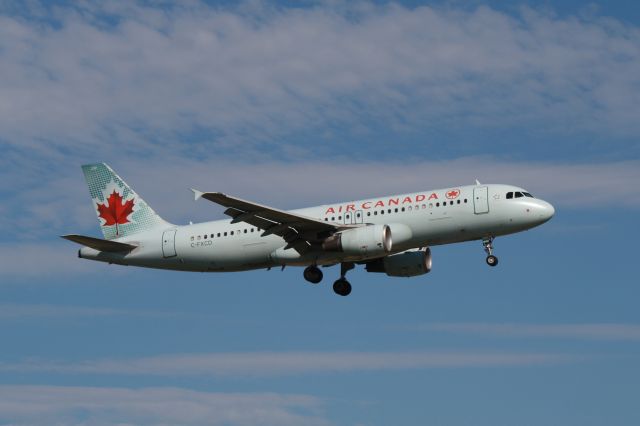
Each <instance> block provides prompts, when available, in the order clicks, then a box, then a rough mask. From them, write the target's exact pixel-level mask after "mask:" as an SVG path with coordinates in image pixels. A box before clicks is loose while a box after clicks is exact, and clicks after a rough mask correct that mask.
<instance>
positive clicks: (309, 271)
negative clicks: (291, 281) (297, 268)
mask: <svg viewBox="0 0 640 426" xmlns="http://www.w3.org/2000/svg"><path fill="white" fill-rule="evenodd" d="M303 276H304V279H305V280H307V281H309V282H310V283H312V284H318V283H319V282H320V281H322V271H321V270H320V268H318V267H317V266H316V265H311V266H307V267H306V268H304V273H303Z"/></svg>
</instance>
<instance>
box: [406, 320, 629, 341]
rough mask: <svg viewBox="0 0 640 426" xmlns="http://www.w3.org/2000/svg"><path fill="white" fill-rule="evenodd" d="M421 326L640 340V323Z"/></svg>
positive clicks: (499, 333) (495, 333) (488, 333)
mask: <svg viewBox="0 0 640 426" xmlns="http://www.w3.org/2000/svg"><path fill="white" fill-rule="evenodd" d="M417 328H418V329H420V330H428V331H444V332H453V333H466V334H477V335H486V336H497V337H519V338H526V337H540V338H561V339H587V340H610V341H614V340H619V341H640V325H639V324H617V323H596V324H493V323H442V324H425V325H422V326H418V327H417Z"/></svg>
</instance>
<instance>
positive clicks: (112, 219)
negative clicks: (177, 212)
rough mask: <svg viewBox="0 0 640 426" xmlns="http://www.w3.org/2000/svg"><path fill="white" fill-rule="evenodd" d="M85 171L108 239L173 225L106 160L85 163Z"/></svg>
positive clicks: (85, 176)
mask: <svg viewBox="0 0 640 426" xmlns="http://www.w3.org/2000/svg"><path fill="white" fill-rule="evenodd" d="M82 172H83V173H84V178H85V179H86V181H87V185H89V194H91V199H92V200H93V208H94V210H95V211H96V214H97V215H98V220H99V221H100V229H102V233H103V234H104V238H105V239H107V240H113V239H116V238H120V237H126V236H129V235H133V234H136V233H138V232H142V231H146V230H148V229H153V228H159V227H166V226H170V224H169V223H167V222H165V221H164V220H163V219H162V218H161V217H160V216H158V214H157V213H156V212H154V211H153V209H152V208H151V207H149V205H148V204H147V203H145V202H144V200H143V199H142V198H140V196H139V195H138V194H136V193H135V192H134V191H133V189H131V187H130V186H129V185H127V183H126V182H125V181H123V180H122V179H121V178H120V176H118V175H117V174H116V173H115V172H114V171H113V170H112V169H111V167H109V166H108V165H106V164H105V163H98V164H86V165H84V166H82Z"/></svg>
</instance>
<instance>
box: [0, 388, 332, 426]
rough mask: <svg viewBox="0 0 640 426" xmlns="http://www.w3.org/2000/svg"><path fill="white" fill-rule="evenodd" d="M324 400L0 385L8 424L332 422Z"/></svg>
mask: <svg viewBox="0 0 640 426" xmlns="http://www.w3.org/2000/svg"><path fill="white" fill-rule="evenodd" d="M322 406H323V402H322V401H321V400H320V399H318V398H316V397H313V396H308V395H295V394H278V393H219V392H198V391H192V390H188V389H180V388H140V389H128V388H114V387H100V388H99V387H72V386H69V387H66V386H0V413H1V414H0V419H1V421H2V422H3V424H20V425H27V424H28V425H33V426H39V425H43V426H44V425H52V424H91V425H112V424H136V425H148V426H151V425H158V426H160V425H168V424H180V425H203V424H207V425H255V424H261V425H278V426H280V425H301V424H305V425H317V426H320V425H328V424H329V422H328V421H327V420H326V419H325V418H324V415H323V412H322Z"/></svg>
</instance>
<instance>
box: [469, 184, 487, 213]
mask: <svg viewBox="0 0 640 426" xmlns="http://www.w3.org/2000/svg"><path fill="white" fill-rule="evenodd" d="M473 211H474V212H475V214H484V213H489V187H486V186H478V187H475V188H473Z"/></svg>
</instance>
